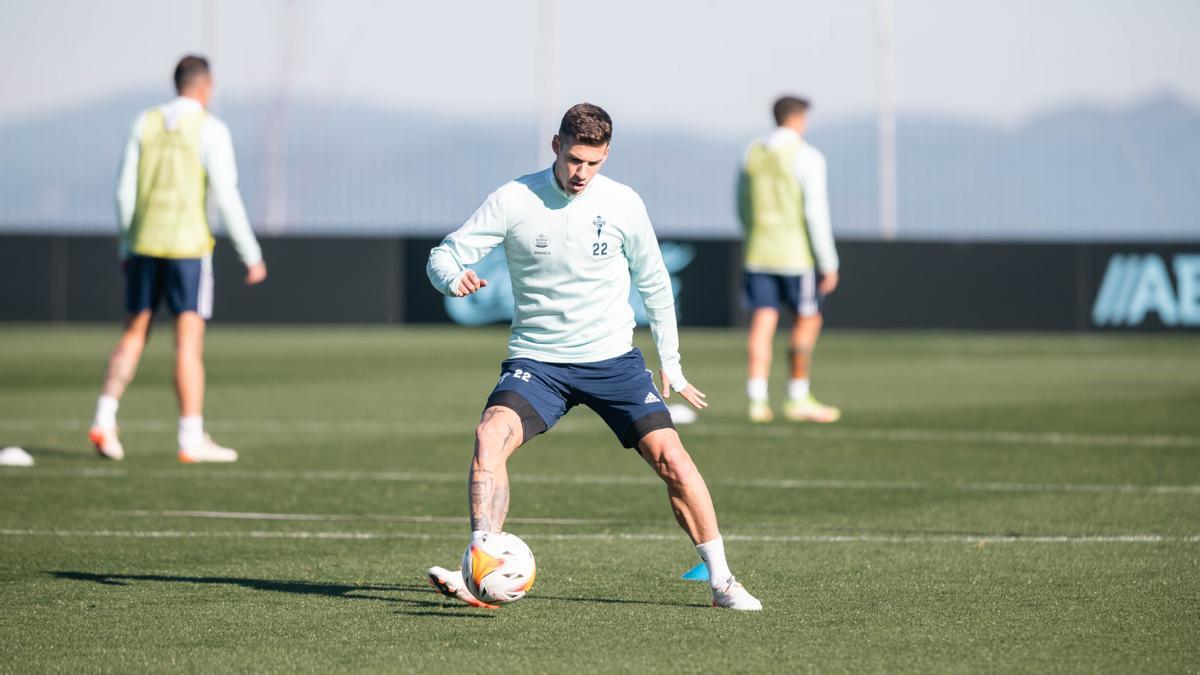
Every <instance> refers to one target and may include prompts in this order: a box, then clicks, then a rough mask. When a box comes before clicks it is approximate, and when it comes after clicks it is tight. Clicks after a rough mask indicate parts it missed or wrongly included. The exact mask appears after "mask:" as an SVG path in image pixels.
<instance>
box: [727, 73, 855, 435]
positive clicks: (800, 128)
mask: <svg viewBox="0 0 1200 675" xmlns="http://www.w3.org/2000/svg"><path fill="white" fill-rule="evenodd" d="M808 107H809V104H808V101H806V100H804V99H800V98H795V97H792V96H785V97H783V98H781V99H779V100H778V101H776V102H775V123H776V124H777V125H778V127H777V128H776V129H775V130H774V131H772V132H771V133H769V134H767V135H766V136H765V137H763V138H761V139H759V140H757V141H755V142H754V143H752V144H751V145H750V149H749V150H747V151H746V157H745V162H744V164H743V167H742V172H741V176H740V179H739V180H738V194H737V202H738V217H739V218H740V219H741V221H742V227H743V228H745V231H746V243H745V268H746V298H747V302H748V304H749V306H750V311H751V314H750V335H749V339H748V344H747V349H746V351H747V355H748V357H749V368H748V370H749V373H748V379H747V381H746V394H747V395H748V396H749V398H750V412H749V415H750V420H751V421H753V422H769V421H771V420H772V419H773V418H774V413H773V412H772V411H771V405H770V403H769V401H768V400H767V376H768V374H769V373H770V370H771V343H772V342H773V340H774V337H775V328H776V327H777V326H778V325H779V309H780V308H781V307H785V308H787V310H788V311H789V312H791V313H792V315H793V316H794V317H795V323H794V324H793V326H792V334H791V340H790V342H789V345H790V350H789V351H790V355H791V370H792V378H791V381H790V382H788V388H787V392H788V400H787V403H785V404H784V408H783V412H784V415H785V416H786V417H787V418H788V419H790V420H794V421H811V422H836V421H837V420H838V419H839V418H840V417H841V416H842V413H841V411H840V410H838V409H837V408H834V407H833V406H827V405H825V404H823V403H821V402H820V401H818V400H817V399H816V397H814V396H813V394H812V392H811V391H810V389H809V384H808V371H809V365H810V363H811V361H812V353H813V348H814V347H815V346H816V344H817V337H818V336H819V335H820V334H821V323H822V319H821V305H822V303H823V302H824V299H825V296H826V295H828V294H830V293H832V292H833V291H834V289H835V288H837V284H838V255H837V249H835V248H834V245H833V231H832V229H831V226H830V223H829V198H828V195H827V193H826V189H825V185H826V180H825V156H824V155H822V154H821V151H820V150H817V149H816V148H814V147H813V146H811V145H809V144H808V143H806V142H805V141H804V131H805V129H806V128H807V125H808Z"/></svg>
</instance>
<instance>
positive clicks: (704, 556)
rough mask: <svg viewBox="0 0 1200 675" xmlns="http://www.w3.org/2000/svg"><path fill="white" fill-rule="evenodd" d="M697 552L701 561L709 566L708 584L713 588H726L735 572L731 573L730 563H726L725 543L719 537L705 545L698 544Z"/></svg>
mask: <svg viewBox="0 0 1200 675" xmlns="http://www.w3.org/2000/svg"><path fill="white" fill-rule="evenodd" d="M696 552H697V553H699V554H700V559H701V560H703V561H704V562H705V564H707V565H708V584H709V585H710V586H712V587H713V588H724V587H725V583H726V582H728V581H729V577H731V576H733V572H730V571H729V563H727V562H725V542H724V541H723V540H722V539H721V538H720V537H717V538H716V539H713V540H712V541H706V542H704V543H703V544H696Z"/></svg>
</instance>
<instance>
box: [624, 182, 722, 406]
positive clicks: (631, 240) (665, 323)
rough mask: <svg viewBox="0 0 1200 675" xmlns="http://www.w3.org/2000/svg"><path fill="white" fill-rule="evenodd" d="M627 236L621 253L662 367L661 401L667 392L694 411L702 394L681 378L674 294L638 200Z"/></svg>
mask: <svg viewBox="0 0 1200 675" xmlns="http://www.w3.org/2000/svg"><path fill="white" fill-rule="evenodd" d="M634 199H635V202H636V203H635V204H634V206H633V213H632V214H631V217H630V218H631V220H630V227H629V232H628V234H627V236H626V240H625V246H624V247H623V248H624V252H625V258H626V260H627V261H628V262H629V272H630V276H631V278H632V281H633V285H634V288H636V289H637V291H638V294H640V295H641V296H642V302H643V303H644V304H645V306H646V317H647V318H648V319H649V320H650V334H651V335H652V336H653V337H654V344H655V345H656V346H657V347H658V358H659V361H660V362H661V363H662V369H661V370H660V374H661V375H662V395H663V398H664V399H666V398H669V397H670V396H671V390H672V389H674V390H675V391H677V392H679V394H680V395H681V396H683V398H684V399H685V400H686V401H687V402H688V403H691V404H692V405H693V406H694V407H696V408H704V407H707V406H708V403H707V402H706V401H705V400H704V392H702V391H700V390H699V389H697V388H696V387H695V386H694V385H692V384H691V383H689V382H688V381H687V378H685V377H684V376H683V366H682V365H681V363H680V357H679V327H678V325H677V324H676V321H675V293H674V291H673V290H672V289H671V276H670V274H669V273H668V272H667V266H666V264H664V263H663V258H662V251H661V250H659V247H658V238H657V237H655V236H654V228H653V227H652V226H651V225H650V216H649V215H648V214H647V213H646V205H645V204H643V203H642V200H641V198H640V197H636V196H635V197H634Z"/></svg>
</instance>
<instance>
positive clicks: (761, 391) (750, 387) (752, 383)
mask: <svg viewBox="0 0 1200 675" xmlns="http://www.w3.org/2000/svg"><path fill="white" fill-rule="evenodd" d="M746 396H748V397H750V400H751V401H754V402H755V403H761V402H763V401H766V400H767V378H765V377H752V378H750V379H748V380H746Z"/></svg>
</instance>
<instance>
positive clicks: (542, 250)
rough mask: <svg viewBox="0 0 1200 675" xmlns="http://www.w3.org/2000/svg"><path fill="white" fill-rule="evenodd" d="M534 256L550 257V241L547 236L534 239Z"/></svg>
mask: <svg viewBox="0 0 1200 675" xmlns="http://www.w3.org/2000/svg"><path fill="white" fill-rule="evenodd" d="M533 254H534V255H550V239H549V238H547V237H546V235H544V234H539V235H538V236H536V237H534V238H533Z"/></svg>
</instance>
